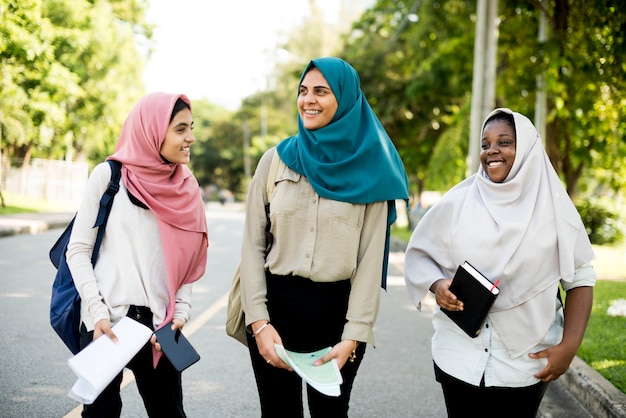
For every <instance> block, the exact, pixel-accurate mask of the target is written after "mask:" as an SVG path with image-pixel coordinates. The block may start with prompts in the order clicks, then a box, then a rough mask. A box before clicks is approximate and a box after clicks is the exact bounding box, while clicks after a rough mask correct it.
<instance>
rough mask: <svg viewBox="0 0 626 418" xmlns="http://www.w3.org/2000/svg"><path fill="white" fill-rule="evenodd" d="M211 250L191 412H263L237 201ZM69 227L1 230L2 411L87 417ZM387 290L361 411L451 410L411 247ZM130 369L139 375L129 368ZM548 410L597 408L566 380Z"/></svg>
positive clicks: (189, 389) (128, 391) (187, 381)
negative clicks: (233, 297) (72, 313)
mask: <svg viewBox="0 0 626 418" xmlns="http://www.w3.org/2000/svg"><path fill="white" fill-rule="evenodd" d="M207 219H208V223H209V241H210V246H209V257H208V266H207V272H206V274H205V276H204V277H203V278H202V279H201V280H200V281H198V282H197V284H196V285H195V286H194V299H193V302H194V306H193V317H192V320H191V322H190V323H189V324H188V325H187V326H186V327H185V334H186V335H187V336H188V338H189V339H190V341H191V343H192V344H193V345H194V346H195V347H196V349H197V350H198V352H199V354H200V356H201V360H200V362H198V363H196V364H195V365H194V366H192V367H191V368H189V369H187V370H186V371H185V372H184V374H183V390H184V396H185V408H186V412H187V415H188V416H189V417H190V418H193V417H202V418H205V417H220V418H223V417H236V418H245V417H258V416H260V414H259V409H258V397H257V394H256V387H255V383H254V376H253V374H252V369H251V366H250V361H249V358H248V353H247V349H246V348H245V347H244V346H242V345H241V344H239V343H238V342H237V341H235V340H233V339H231V338H229V337H228V336H226V334H225V333H224V322H225V308H226V301H227V296H228V295H227V294H228V290H229V287H230V281H231V277H232V274H233V272H234V271H235V268H236V265H237V263H238V259H239V246H240V242H241V232H242V226H243V213H242V212H240V211H233V210H229V208H228V207H223V208H217V209H215V208H214V209H212V210H211V211H209V212H207ZM60 232H61V230H58V229H57V230H51V231H46V232H42V233H40V234H37V235H15V236H10V237H2V238H0V283H1V286H0V315H1V318H2V321H1V322H0V332H1V334H2V338H1V339H0V348H1V350H2V353H3V355H2V356H1V357H0V367H1V370H2V373H1V376H2V377H1V378H0V417H3V418H23V417H37V418H48V417H53V418H58V417H78V416H80V408H81V407H80V405H79V404H77V403H76V402H75V401H73V400H72V399H70V398H69V397H67V396H66V395H67V392H68V390H69V388H70V387H71V386H72V384H73V383H74V381H75V376H74V375H73V373H72V372H71V371H70V369H69V368H68V366H67V359H68V358H69V357H70V353H69V351H68V350H67V349H66V348H65V346H64V345H63V344H62V343H61V342H60V340H59V339H58V338H57V337H56V334H54V332H53V331H52V329H51V328H50V326H49V324H48V303H49V294H50V285H51V283H52V280H53V277H54V268H53V267H52V265H51V264H50V262H49V260H48V258H47V252H48V249H49V248H50V246H51V245H52V243H53V242H54V241H55V240H56V238H57V236H58V235H59V234H60ZM389 274H390V277H389V280H388V283H389V285H388V290H387V292H384V291H383V293H382V295H381V308H380V315H379V318H378V321H377V325H376V329H375V332H376V341H377V345H376V348H373V347H368V349H367V352H366V355H365V359H364V360H363V363H362V366H361V369H360V371H359V375H358V376H357V379H356V382H355V386H354V390H353V393H352V401H351V407H350V415H351V416H353V417H365V418H367V417H372V418H374V417H417V418H419V417H428V418H438V417H445V416H446V414H445V406H444V404H443V396H442V394H441V389H440V387H439V385H438V384H437V383H436V382H435V380H434V375H433V370H432V359H431V356H430V337H431V335H432V326H431V322H430V311H429V309H424V310H423V311H422V312H417V311H416V310H415V309H414V307H413V306H412V305H411V302H410V300H409V298H408V294H407V292H406V290H405V288H404V280H403V278H402V255H401V254H392V258H391V265H390V270H389ZM129 376H131V375H129ZM122 398H123V402H124V407H123V411H122V416H123V417H145V416H146V414H145V412H144V409H143V405H142V403H141V398H140V397H139V395H138V393H137V389H136V386H135V385H134V382H133V381H132V378H131V379H129V380H126V381H125V386H124V389H123V390H122ZM540 416H541V417H543V418H560V417H569V418H586V417H591V414H589V413H588V412H586V411H585V410H584V408H582V406H580V404H579V403H578V402H577V401H576V399H575V398H573V397H572V396H571V394H569V393H568V392H567V391H566V390H564V389H563V388H562V387H561V386H560V385H559V384H555V385H552V386H551V388H550V389H549V391H548V394H547V396H546V398H545V399H544V402H543V404H542V407H541V411H540Z"/></svg>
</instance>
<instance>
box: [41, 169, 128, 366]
mask: <svg viewBox="0 0 626 418" xmlns="http://www.w3.org/2000/svg"><path fill="white" fill-rule="evenodd" d="M108 163H109V165H110V166H111V180H110V181H109V185H108V186H107V189H106V191H105V192H104V194H103V195H102V198H101V199H100V209H98V216H97V217H96V222H95V224H94V226H93V227H94V228H98V235H97V237H96V242H95V244H94V247H93V253H92V254H91V264H92V265H95V264H96V260H97V259H98V251H99V250H100V244H102V238H103V237H104V230H105V227H106V223H107V220H108V219H109V213H110V212H111V206H113V198H114V197H115V194H116V193H117V191H118V190H119V188H120V177H121V171H122V170H121V169H122V164H121V163H120V162H118V161H113V160H109V161H108ZM75 219H76V215H74V218H73V219H72V221H71V222H70V223H69V225H68V226H67V228H65V231H63V233H62V234H61V236H60V237H59V239H58V240H57V242H56V243H55V244H54V245H53V246H52V248H51V249H50V261H52V264H54V267H56V269H57V274H56V276H55V277H54V283H52V297H51V299H50V325H52V328H54V330H55V331H56V333H57V334H58V335H59V337H61V340H63V342H64V343H65V345H66V346H67V348H69V349H70V351H71V352H72V354H76V353H78V352H79V351H80V295H79V294H78V291H77V290H76V286H74V279H73V278H72V273H71V272H70V269H69V267H68V266H67V261H66V260H65V252H66V251H67V243H68V242H69V240H70V235H71V234H72V227H73V226H74V220H75Z"/></svg>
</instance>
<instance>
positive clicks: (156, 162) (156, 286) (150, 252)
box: [67, 93, 208, 417]
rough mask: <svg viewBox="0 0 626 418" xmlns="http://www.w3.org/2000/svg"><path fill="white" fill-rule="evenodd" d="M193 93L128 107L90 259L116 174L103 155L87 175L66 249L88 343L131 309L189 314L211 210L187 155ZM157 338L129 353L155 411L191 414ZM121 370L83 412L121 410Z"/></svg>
mask: <svg viewBox="0 0 626 418" xmlns="http://www.w3.org/2000/svg"><path fill="white" fill-rule="evenodd" d="M192 128H193V120H192V115H191V103H190V101H189V99H188V98H187V97H186V96H184V95H181V94H167V93H152V94H148V95H147V96H145V97H144V98H142V99H141V100H140V101H139V102H138V103H137V104H136V105H135V107H134V108H133V110H132V111H131V112H130V115H129V116H128V118H127V119H126V122H125V123H124V126H123V128H122V132H121V134H120V137H119V140H118V143H117V147H116V150H115V153H114V154H113V155H111V156H109V157H108V158H107V160H115V161H119V162H120V163H121V164H122V176H121V181H120V189H119V191H118V193H117V194H116V195H115V198H114V200H113V206H112V209H111V213H110V216H109V220H108V223H107V226H106V233H105V234H104V239H103V241H102V244H101V247H100V252H99V255H98V262H97V263H96V265H95V267H94V266H92V264H91V253H92V250H93V246H94V242H95V239H96V232H97V229H94V228H92V226H93V224H94V220H95V218H96V214H97V212H98V206H99V201H100V197H101V196H102V193H103V192H104V191H105V190H106V188H107V184H108V182H109V180H110V178H111V168H110V166H109V164H108V163H106V162H104V163H101V164H99V165H97V166H96V167H95V168H94V170H93V172H92V173H91V175H90V177H89V181H88V183H87V187H86V191H85V194H84V196H83V200H82V202H81V206H80V209H79V211H78V214H77V216H76V220H75V223H74V228H73V231H72V237H71V239H70V243H69V245H68V250H67V262H68V265H69V267H70V270H71V272H72V276H73V277H74V282H75V284H76V288H77V289H78V292H79V294H80V297H81V322H82V324H81V349H82V348H83V347H85V346H86V345H88V344H89V343H90V342H91V341H93V340H95V339H97V338H99V337H100V336H102V335H103V334H107V335H108V336H109V337H110V338H111V339H112V340H113V341H115V340H116V339H117V338H116V336H115V334H114V333H113V331H112V329H111V328H112V326H113V325H114V324H115V323H117V322H118V321H119V320H120V319H122V318H123V317H124V316H129V317H131V318H133V319H135V320H137V321H139V322H141V323H143V324H144V325H146V326H148V327H150V328H151V329H158V328H160V327H162V326H165V325H166V324H169V323H170V322H173V325H171V326H172V328H176V329H180V328H182V327H183V326H184V325H185V323H186V322H187V320H188V319H189V317H190V311H191V293H192V283H193V282H194V281H196V280H198V279H199V278H201V277H202V275H203V274H204V271H205V268H206V256H207V247H208V238H207V226H206V217H205V213H204V205H203V203H202V199H201V197H200V190H199V187H198V182H197V180H196V178H195V177H194V176H193V174H192V173H191V171H190V170H189V169H188V168H187V166H186V164H187V163H188V162H189V156H190V147H191V145H192V144H193V142H194V141H195V138H194V136H193V133H192ZM157 348H159V346H158V344H155V341H154V338H153V341H152V344H151V343H147V344H146V345H145V346H144V347H143V348H142V349H141V351H140V352H139V353H138V354H137V355H136V356H135V357H134V358H133V359H132V360H131V362H130V363H129V364H128V365H127V367H128V368H129V369H130V370H132V371H133V373H134V375H135V378H136V381H137V387H138V389H139V393H140V394H141V397H142V398H143V401H144V405H145V407H146V410H147V412H148V415H149V416H150V417H156V416H167V417H184V416H185V412H184V410H183V396H182V386H181V373H180V372H178V371H176V370H175V369H174V367H173V366H172V364H171V363H170V362H169V360H168V359H167V358H166V357H164V356H163V355H162V353H161V352H160V351H159V350H157ZM121 382H122V373H120V374H119V375H118V376H117V377H116V378H115V379H114V380H113V382H111V384H110V385H109V386H108V387H107V388H106V389H105V390H104V391H103V392H102V393H101V394H100V396H98V398H97V399H96V400H95V401H94V402H93V403H92V404H90V405H84V408H83V415H82V416H83V417H119V416H120V414H121V409H122V402H121V398H120V384H121Z"/></svg>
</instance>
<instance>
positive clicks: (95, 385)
mask: <svg viewBox="0 0 626 418" xmlns="http://www.w3.org/2000/svg"><path fill="white" fill-rule="evenodd" d="M113 332H114V333H115V335H116V336H117V339H118V342H117V344H116V343H114V342H113V341H111V339H110V338H109V337H108V336H107V335H102V336H101V337H100V338H98V339H97V340H95V341H93V342H92V343H91V344H89V345H88V346H87V347H85V349H83V350H82V351H81V352H79V353H78V354H76V355H75V356H74V357H72V358H70V359H69V360H68V361H67V364H68V365H69V366H70V369H72V371H73V372H74V374H76V376H78V380H77V381H76V383H75V384H74V386H72V389H71V390H70V393H68V396H69V397H70V398H72V399H75V400H77V401H79V402H81V403H84V404H91V403H93V401H94V400H95V399H96V398H97V397H98V395H100V393H102V391H103V390H104V388H106V387H107V385H108V384H109V383H111V381H112V380H113V378H115V376H117V374H118V373H119V372H121V371H122V370H123V369H124V366H126V364H128V362H129V361H130V360H131V359H132V358H133V357H134V356H135V354H137V353H138V352H139V350H140V349H141V347H143V346H144V345H145V344H146V342H148V340H149V339H150V337H151V336H152V330H151V329H150V328H148V327H147V326H145V325H143V324H140V323H139V322H137V321H135V320H133V319H131V318H129V317H124V318H122V319H121V320H120V321H119V322H118V323H117V324H115V326H113Z"/></svg>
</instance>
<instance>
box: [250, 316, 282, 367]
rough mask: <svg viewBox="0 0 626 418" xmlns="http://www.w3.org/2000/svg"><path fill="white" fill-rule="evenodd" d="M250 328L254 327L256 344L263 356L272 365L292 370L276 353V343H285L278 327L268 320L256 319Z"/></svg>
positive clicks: (253, 332)
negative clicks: (277, 329)
mask: <svg viewBox="0 0 626 418" xmlns="http://www.w3.org/2000/svg"><path fill="white" fill-rule="evenodd" d="M265 324H267V325H266V326H265V328H263V329H261V327H263V326H264V325H265ZM250 328H251V329H252V334H253V335H254V339H255V340H256V345H257V347H258V348H259V354H261V357H263V358H264V359H265V361H266V362H267V363H268V364H270V365H271V366H274V367H279V368H281V369H286V370H289V371H291V367H289V366H288V365H287V364H286V363H285V362H284V361H282V360H281V359H280V357H278V354H276V349H275V348H274V344H279V345H283V340H281V338H280V335H278V332H277V331H276V328H274V326H272V324H271V323H269V322H268V321H267V320H260V321H255V322H253V323H252V324H250ZM259 330H260V331H259Z"/></svg>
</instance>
